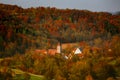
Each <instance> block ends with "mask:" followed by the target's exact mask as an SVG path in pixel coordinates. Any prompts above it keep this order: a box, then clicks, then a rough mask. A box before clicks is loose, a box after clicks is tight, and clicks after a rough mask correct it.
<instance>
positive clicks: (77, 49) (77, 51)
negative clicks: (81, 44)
mask: <svg viewBox="0 0 120 80" xmlns="http://www.w3.org/2000/svg"><path fill="white" fill-rule="evenodd" d="M73 52H74V54H82V49H80V48H76V49H75V50H74V51H73Z"/></svg>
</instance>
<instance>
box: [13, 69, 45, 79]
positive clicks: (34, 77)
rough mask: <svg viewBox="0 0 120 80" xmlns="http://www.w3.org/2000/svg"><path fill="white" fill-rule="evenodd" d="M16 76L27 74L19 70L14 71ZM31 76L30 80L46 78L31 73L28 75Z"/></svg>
mask: <svg viewBox="0 0 120 80" xmlns="http://www.w3.org/2000/svg"><path fill="white" fill-rule="evenodd" d="M12 70H13V71H14V72H15V74H21V75H22V74H25V73H26V72H24V71H22V70H19V69H12ZM28 74H29V75H30V80H44V77H43V76H41V75H35V74H31V73H28ZM21 77H22V76H21Z"/></svg>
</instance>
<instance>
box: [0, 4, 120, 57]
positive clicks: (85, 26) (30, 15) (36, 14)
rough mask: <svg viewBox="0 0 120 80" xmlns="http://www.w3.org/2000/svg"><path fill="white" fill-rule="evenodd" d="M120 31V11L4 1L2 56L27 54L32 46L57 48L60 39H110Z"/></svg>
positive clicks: (0, 16) (0, 9)
mask: <svg viewBox="0 0 120 80" xmlns="http://www.w3.org/2000/svg"><path fill="white" fill-rule="evenodd" d="M119 34H120V15H112V14H110V13H107V12H91V11H87V10H76V9H56V8H50V7H47V8H45V7H37V8H28V9H23V8H21V7H18V6H16V5H5V4H0V57H5V56H12V55H13V54H15V53H21V54H24V52H25V51H26V49H30V48H34V49H36V48H39V49H48V48H55V47H56V45H57V43H58V42H60V41H61V42H62V43H68V42H69V43H70V42H81V41H87V42H89V41H94V40H95V39H97V38H100V39H101V40H103V41H105V40H106V41H107V40H109V41H110V40H111V39H112V38H113V36H118V37H119ZM91 45H94V44H91Z"/></svg>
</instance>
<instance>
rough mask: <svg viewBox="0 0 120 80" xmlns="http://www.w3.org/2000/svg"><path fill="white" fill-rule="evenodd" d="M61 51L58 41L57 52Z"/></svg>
mask: <svg viewBox="0 0 120 80" xmlns="http://www.w3.org/2000/svg"><path fill="white" fill-rule="evenodd" d="M61 51H62V47H61V44H60V43H58V45H57V53H61Z"/></svg>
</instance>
